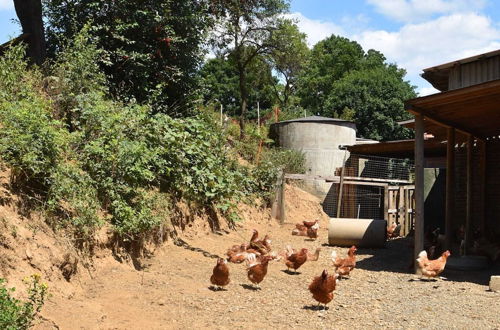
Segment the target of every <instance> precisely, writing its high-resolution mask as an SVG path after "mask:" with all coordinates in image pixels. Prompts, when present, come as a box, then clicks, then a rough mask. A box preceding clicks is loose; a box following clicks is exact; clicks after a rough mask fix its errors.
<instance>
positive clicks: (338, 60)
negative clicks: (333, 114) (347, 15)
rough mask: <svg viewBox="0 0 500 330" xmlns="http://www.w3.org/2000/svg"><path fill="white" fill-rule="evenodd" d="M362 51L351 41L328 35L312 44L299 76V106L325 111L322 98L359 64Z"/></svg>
mask: <svg viewBox="0 0 500 330" xmlns="http://www.w3.org/2000/svg"><path fill="white" fill-rule="evenodd" d="M363 56H364V52H363V48H362V47H361V46H360V45H359V44H358V43H357V42H355V41H351V40H349V39H347V38H343V37H339V36H335V35H332V36H330V37H329V38H326V39H324V40H322V41H320V42H318V43H317V44H316V45H314V47H313V49H312V51H311V54H310V60H309V64H308V66H307V68H306V69H305V70H304V72H303V75H302V76H301V77H300V89H299V95H300V97H301V100H302V106H303V107H304V108H306V109H308V110H309V111H312V112H314V113H320V114H322V115H324V114H326V113H327V112H328V111H330V110H331V109H329V108H328V107H327V105H326V100H327V99H328V96H329V94H330V92H331V89H332V85H333V83H334V82H335V81H337V80H338V79H340V78H342V77H343V76H344V75H345V74H346V73H347V72H349V71H352V70H356V69H358V68H359V67H360V66H361V61H362V59H363Z"/></svg>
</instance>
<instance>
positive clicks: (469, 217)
mask: <svg viewBox="0 0 500 330" xmlns="http://www.w3.org/2000/svg"><path fill="white" fill-rule="evenodd" d="M473 148H474V137H473V136H472V135H469V138H468V139H467V205H466V212H465V237H464V241H465V243H464V249H465V254H468V251H469V241H470V238H471V223H472V162H473V159H472V149H473Z"/></svg>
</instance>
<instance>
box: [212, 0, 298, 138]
mask: <svg viewBox="0 0 500 330" xmlns="http://www.w3.org/2000/svg"><path fill="white" fill-rule="evenodd" d="M215 2H216V3H217V4H218V5H220V6H219V7H218V9H220V11H221V12H220V14H219V15H218V17H219V20H218V29H217V33H215V35H214V38H213V40H212V44H213V45H214V47H215V48H217V49H218V50H219V51H220V52H221V53H222V54H231V56H232V57H233V60H234V63H235V67H236V70H237V73H238V81H239V84H238V89H239V98H240V101H239V111H238V114H239V115H240V116H241V118H242V120H241V123H242V124H244V122H245V119H246V116H247V106H248V101H249V88H248V85H249V82H251V80H250V79H249V77H248V74H249V72H250V70H249V68H250V66H251V64H252V63H254V59H255V58H256V57H258V56H260V55H264V54H269V52H270V50H271V48H272V47H273V45H272V43H271V41H270V38H271V36H272V34H273V32H274V31H275V30H276V29H277V28H278V26H279V25H280V22H281V21H282V20H283V19H282V17H281V16H282V15H283V14H284V13H286V12H287V10H288V7H289V1H287V0H253V1H234V0H218V1H215ZM243 126H244V125H242V127H241V132H240V135H241V136H244V133H245V131H244V127H243Z"/></svg>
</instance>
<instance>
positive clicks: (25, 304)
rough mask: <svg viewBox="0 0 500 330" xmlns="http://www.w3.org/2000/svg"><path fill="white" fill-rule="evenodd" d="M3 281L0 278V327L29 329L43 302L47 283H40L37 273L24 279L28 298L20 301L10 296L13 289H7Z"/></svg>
mask: <svg viewBox="0 0 500 330" xmlns="http://www.w3.org/2000/svg"><path fill="white" fill-rule="evenodd" d="M4 282H5V280H4V279H2V278H0V329H7V330H11V329H12V330H18V329H29V328H30V327H31V326H32V325H33V321H34V319H35V317H36V315H37V314H38V313H39V312H40V310H41V309H42V306H43V304H44V302H45V298H46V297H47V284H45V283H41V281H40V275H38V274H35V275H32V276H31V277H29V278H27V279H25V283H27V284H28V299H27V300H26V301H21V300H18V299H16V298H14V297H12V292H14V291H15V289H7V288H6V287H5V284H4Z"/></svg>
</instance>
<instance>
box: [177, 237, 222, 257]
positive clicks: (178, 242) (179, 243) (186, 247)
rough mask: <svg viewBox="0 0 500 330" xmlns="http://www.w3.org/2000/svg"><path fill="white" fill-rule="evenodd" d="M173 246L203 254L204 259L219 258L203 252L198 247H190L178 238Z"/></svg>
mask: <svg viewBox="0 0 500 330" xmlns="http://www.w3.org/2000/svg"><path fill="white" fill-rule="evenodd" d="M174 244H175V245H177V246H180V247H183V248H185V249H187V250H190V251H195V252H199V253H201V254H203V255H204V256H205V257H207V258H214V259H216V258H221V257H219V256H218V255H216V254H213V253H210V252H208V251H205V250H203V249H201V248H198V247H195V246H192V245H191V244H189V243H188V242H186V241H184V240H182V239H180V238H177V239H176V240H175V241H174Z"/></svg>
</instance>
